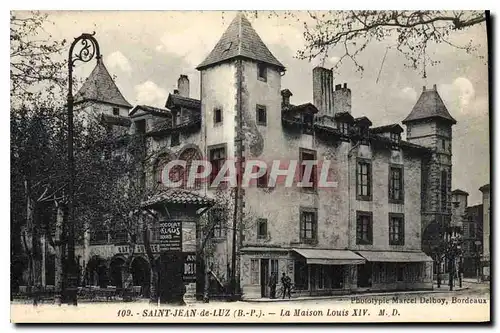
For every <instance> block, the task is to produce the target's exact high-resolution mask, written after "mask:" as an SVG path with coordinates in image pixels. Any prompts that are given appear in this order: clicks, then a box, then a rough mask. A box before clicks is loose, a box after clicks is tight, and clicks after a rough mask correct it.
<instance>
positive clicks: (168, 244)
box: [160, 221, 182, 252]
mask: <svg viewBox="0 0 500 333" xmlns="http://www.w3.org/2000/svg"><path fill="white" fill-rule="evenodd" d="M160 250H161V251H179V252H180V251H182V223H181V222H180V221H162V222H160Z"/></svg>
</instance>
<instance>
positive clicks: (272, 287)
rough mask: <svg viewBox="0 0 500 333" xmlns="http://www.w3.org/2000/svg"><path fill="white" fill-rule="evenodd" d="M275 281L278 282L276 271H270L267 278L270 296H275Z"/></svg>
mask: <svg viewBox="0 0 500 333" xmlns="http://www.w3.org/2000/svg"><path fill="white" fill-rule="evenodd" d="M277 283H278V277H277V276H276V272H272V273H271V277H270V279H269V289H270V295H269V296H270V298H276V284H277Z"/></svg>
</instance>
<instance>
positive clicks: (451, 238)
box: [444, 226, 462, 291]
mask: <svg viewBox="0 0 500 333" xmlns="http://www.w3.org/2000/svg"><path fill="white" fill-rule="evenodd" d="M444 241H445V247H446V257H447V259H448V271H449V280H448V285H449V287H450V291H453V280H454V274H455V268H456V259H457V257H458V258H459V259H461V253H462V249H461V230H460V228H459V227H456V226H452V227H448V228H447V230H446V233H445V240H444ZM458 274H459V279H461V276H460V272H459V273H458ZM461 283H462V282H461V281H460V287H461Z"/></svg>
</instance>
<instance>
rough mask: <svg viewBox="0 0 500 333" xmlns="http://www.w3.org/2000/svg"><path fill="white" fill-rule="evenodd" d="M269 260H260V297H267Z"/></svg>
mask: <svg viewBox="0 0 500 333" xmlns="http://www.w3.org/2000/svg"><path fill="white" fill-rule="evenodd" d="M268 286H269V259H260V296H261V297H269V287H268Z"/></svg>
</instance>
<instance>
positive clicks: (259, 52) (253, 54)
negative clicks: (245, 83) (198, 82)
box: [196, 13, 285, 70]
mask: <svg viewBox="0 0 500 333" xmlns="http://www.w3.org/2000/svg"><path fill="white" fill-rule="evenodd" d="M236 57H243V58H248V59H252V60H255V61H258V62H263V63H266V64H269V65H273V66H276V67H278V68H279V69H281V70H284V69H285V66H283V64H282V63H281V62H279V61H278V59H276V58H275V57H274V55H273V54H272V53H271V51H269V49H268V48H267V46H266V45H265V44H264V42H263V41H262V39H261V38H260V37H259V35H258V34H257V33H256V32H255V30H254V29H253V28H252V25H251V24H250V22H249V21H248V20H247V18H246V17H245V16H244V15H243V14H241V13H238V14H237V15H236V17H235V18H234V19H233V21H232V22H231V23H230V24H229V26H228V28H227V30H226V31H225V32H224V34H222V37H221V38H220V39H219V41H218V42H217V44H216V45H215V47H214V48H213V50H212V52H210V54H209V55H208V56H207V57H206V58H205V60H204V61H203V62H202V63H201V64H199V65H198V67H197V68H196V69H198V70H201V69H203V68H206V67H208V66H211V65H215V64H218V63H221V62H224V61H228V60H230V59H233V58H236Z"/></svg>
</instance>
